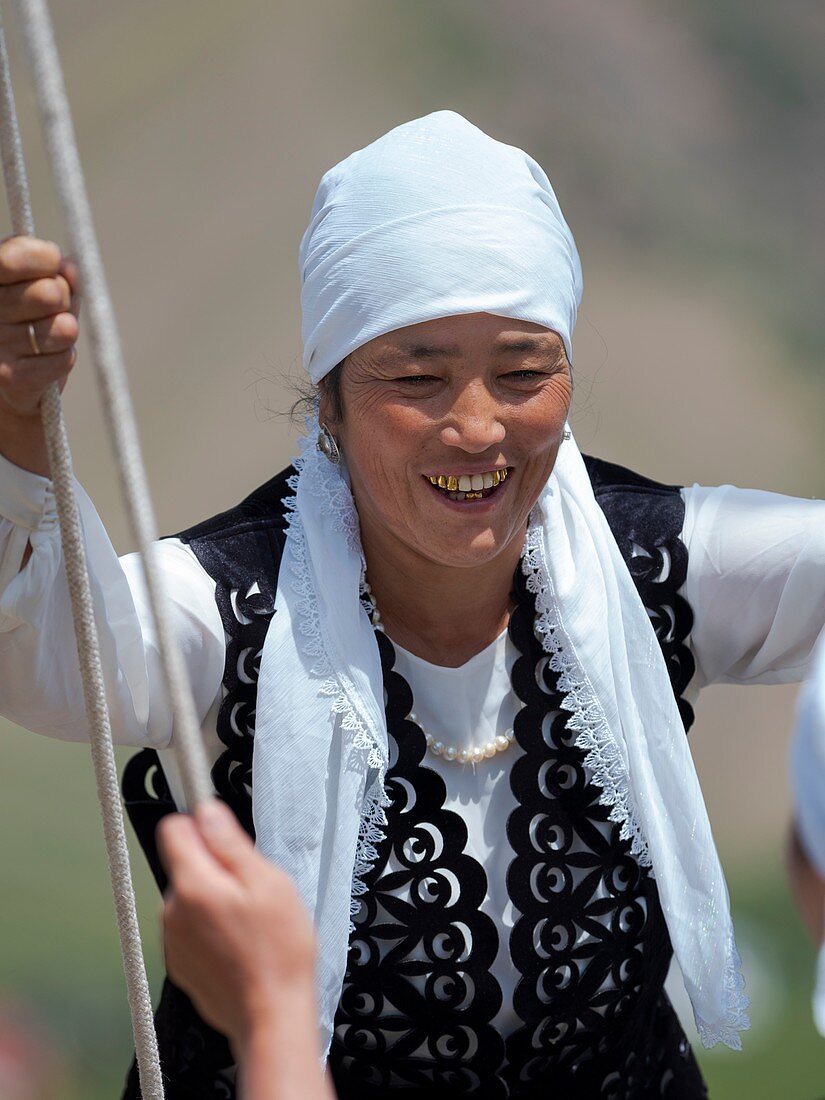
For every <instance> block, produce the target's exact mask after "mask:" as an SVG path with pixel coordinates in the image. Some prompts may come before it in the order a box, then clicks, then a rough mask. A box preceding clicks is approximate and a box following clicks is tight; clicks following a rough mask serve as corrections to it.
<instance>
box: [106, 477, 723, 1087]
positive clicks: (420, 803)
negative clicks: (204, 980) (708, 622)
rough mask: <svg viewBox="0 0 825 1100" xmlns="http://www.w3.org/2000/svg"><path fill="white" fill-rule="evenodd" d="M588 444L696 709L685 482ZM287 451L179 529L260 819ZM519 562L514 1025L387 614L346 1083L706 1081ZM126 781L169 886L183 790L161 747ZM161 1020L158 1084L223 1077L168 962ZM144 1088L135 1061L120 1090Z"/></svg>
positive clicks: (238, 794)
mask: <svg viewBox="0 0 825 1100" xmlns="http://www.w3.org/2000/svg"><path fill="white" fill-rule="evenodd" d="M586 462H587V467H588V472H589V474H590V478H591V482H592V484H593V488H594V492H595V494H596V498H597V500H598V502H599V504H600V506H601V507H602V509H603V511H604V513H605V515H606V517H607V519H608V522H609V524H610V526H611V529H612V531H613V534H614V536H615V538H616V541H617V543H618V546H619V548H620V550H621V552H622V555H623V556H624V558H625V561H626V562H627V565H628V568H629V570H630V573H631V575H632V577H633V579H634V581H635V583H636V586H637V589H638V591H639V593H640V596H641V598H642V601H643V603H644V605H645V607H646V608H647V610H648V613H649V614H650V616H651V620H652V623H653V626H654V628H655V631H656V635H657V638H658V639H659V643H660V645H661V647H662V652H663V654H664V657H665V660H666V663H667V667H668V671H669V673H670V679H671V684H672V686H673V690H674V694H675V697H676V699H677V701H678V704H679V709H680V712H681V715H682V719H683V722H684V724H685V728H686V729H687V728H689V726H690V724H691V722H692V720H693V715H692V711H691V708H690V706H689V705H688V703H687V702H686V701H685V700H684V699H683V698H682V693H683V691H684V689H685V687H686V686H687V684H688V682H689V681H690V678H691V676H692V674H693V660H692V657H691V654H690V651H689V650H688V648H687V646H686V644H685V642H686V638H687V636H688V634H689V632H690V629H691V623H692V616H691V612H690V608H689V607H688V605H687V603H686V602H685V601H684V599H682V597H681V596H680V595H679V588H680V587H681V586H682V584H683V583H684V580H685V577H686V572H687V552H686V549H685V547H684V545H683V543H682V542H681V540H680V538H679V535H680V532H681V529H682V524H683V520H684V505H683V502H682V499H681V496H680V494H679V491H678V489H677V488H675V487H671V486H663V485H659V484H657V483H655V482H652V481H649V480H647V479H645V478H642V477H640V476H639V475H637V474H634V473H631V472H630V471H628V470H625V469H622V468H621V467H618V466H613V465H611V464H608V463H604V462H600V461H598V460H594V459H586ZM291 472H292V471H290V470H287V471H284V472H283V473H282V474H279V475H278V476H277V477H276V478H274V479H273V480H272V481H270V482H268V483H267V484H266V485H264V486H262V487H261V488H260V489H258V490H256V491H255V492H254V493H253V494H252V495H251V496H250V497H248V498H247V500H245V501H244V502H243V503H242V504H241V505H239V506H238V507H237V508H235V509H232V510H231V511H229V512H226V513H223V514H222V515H220V516H217V517H215V518H214V519H211V520H208V521H206V522H205V523H203V524H200V525H199V526H198V527H195V528H192V529H191V530H189V531H187V532H184V533H183V534H182V535H181V536H180V538H181V539H183V541H185V542H187V543H188V544H189V545H190V546H191V548H192V550H193V551H194V553H195V554H196V556H197V557H198V560H199V561H200V562H201V564H202V565H203V567H204V568H205V569H206V571H207V572H208V573H209V574H210V576H211V577H213V578H214V580H215V582H216V598H217V601H218V607H219V610H220V613H221V617H222V620H223V623H224V628H225V630H226V636H227V655H226V666H225V675H224V682H223V683H224V698H223V702H222V705H221V709H220V714H219V718H218V726H217V728H218V735H219V737H220V739H221V741H222V742H223V744H224V746H225V749H224V751H223V752H222V754H221V755H220V757H219V759H218V760H217V762H216V764H215V765H214V768H213V773H212V777H213V781H214V783H215V788H216V790H217V792H218V794H219V795H220V796H221V797H222V798H223V799H225V800H226V801H227V802H228V803H229V805H230V806H232V808H233V810H234V811H235V813H236V814H237V816H238V818H239V819H240V821H241V822H242V824H243V825H244V827H245V828H246V829H247V831H248V832H249V833H250V834H252V832H253V828H252V813H251V772H252V745H253V738H254V729H255V696H256V689H257V676H258V670H259V663H260V655H261V650H262V647H263V642H264V637H265V634H266V630H267V627H268V625H269V622H270V620H271V617H272V612H273V606H274V599H275V590H276V588H277V579H278V566H279V563H280V557H281V553H282V550H283V545H284V541H285V537H286V523H285V520H284V513H283V504H282V501H283V498H284V496H285V495H287V493H288V492H289V490H288V488H287V485H286V479H287V477H288V476H289V474H290V473H291ZM514 584H515V596H516V602H517V607H516V611H515V612H514V613H513V616H512V618H511V624H510V637H511V640H512V642H513V644H514V645H515V646H516V648H517V649H518V651H519V653H520V656H519V658H518V660H517V661H516V664H515V667H514V669H513V673H512V680H513V688H514V690H515V692H516V694H517V695H518V696H519V698H520V699H521V701H522V703H523V704H524V706H523V709H522V710H521V712H520V713H519V715H518V718H517V720H516V725H515V732H516V738H517V741H518V743H519V745H520V747H521V749H522V750H523V753H522V755H520V756H519V758H518V759H517V760H516V761H515V763H514V765H513V767H512V771H511V775H510V783H511V787H512V790H513V793H514V795H515V796H516V802H517V806H516V809H515V810H514V811H513V812H512V813H511V815H510V818H509V820H508V821H507V823H506V829H507V837H508V841H509V843H510V846H511V847H512V849H513V853H514V857H513V860H512V862H511V864H510V868H509V871H508V875H507V888H508V893H509V896H510V898H511V901H512V902H513V906H514V909H515V912H516V915H517V916H516V920H515V924H514V927H513V929H512V931H511V932H510V938H509V949H510V955H511V959H512V962H513V966H514V968H515V970H516V972H517V973H518V981H517V984H516V988H515V992H514V1003H513V1006H514V1008H515V1011H516V1013H517V1014H518V1016H519V1018H520V1019H521V1020H522V1026H521V1027H519V1028H518V1029H517V1030H516V1031H515V1032H514V1033H513V1034H511V1035H509V1036H507V1037H503V1036H501V1035H500V1034H499V1033H498V1031H497V1030H496V1029H495V1027H494V1026H493V1025H492V1023H491V1021H492V1020H493V1018H494V1017H495V1015H496V1013H497V1011H498V1009H499V1007H500V1005H501V991H500V989H499V987H498V984H497V982H496V981H495V979H494V978H493V977H492V975H491V973H490V965H491V963H492V961H493V959H494V958H495V956H496V952H497V950H498V942H499V941H498V937H499V934H500V930H498V929H497V928H496V927H495V924H494V923H493V922H492V921H491V920H490V919H489V918H488V917H486V916H485V915H484V914H482V913H481V912H480V911H479V906H480V904H481V901H482V900H483V898H484V893H485V888H486V878H485V873H484V869H483V868H482V867H481V865H480V864H478V863H477V862H476V861H475V860H474V859H472V858H471V857H470V856H468V855H466V854H465V852H464V845H465V842H466V837H467V833H466V826H465V825H464V822H463V820H462V819H461V818H460V817H459V815H457V814H456V813H453V812H450V811H448V810H445V809H444V807H443V802H444V797H445V793H446V792H445V788H444V783H443V781H442V779H441V778H440V777H439V776H438V775H437V774H436V773H435V772H434V771H432V770H431V769H429V768H427V767H426V766H425V765H424V763H423V758H424V755H425V742H424V735H423V733H422V731H421V729H420V728H419V727H418V726H417V725H415V724H414V723H413V722H411V721H410V720H409V714H410V711H411V708H412V695H411V692H410V689H409V687H408V685H407V684H406V682H405V681H404V679H403V678H402V677H401V676H399V675H398V674H397V673H396V672H395V671H394V669H393V664H394V650H393V647H392V644H391V642H390V641H389V640H388V639H387V638H386V636H384V635H381V634H379V635H377V637H378V641H379V648H380V653H381V660H382V667H383V671H384V684H385V692H386V697H387V703H386V711H387V725H388V731H389V734H390V740H391V745H392V747H393V758H392V762H391V767H390V770H389V772H388V777H387V790H388V793H389V794H390V796H391V798H392V806H391V807H390V809H389V810H388V819H389V823H388V829H387V837H386V840H385V842H384V844H383V845H382V846H381V850H380V851H379V858H378V860H377V861H376V864H375V866H374V867H373V869H372V870H371V872H370V873H369V875H368V877H367V880H366V882H367V886H368V890H367V893H366V894H365V895H364V896H363V898H362V902H361V907H360V911H359V913H358V915H357V917H356V930H355V932H354V933H353V936H352V938H351V947H350V955H349V960H348V970H347V976H346V980H345V984H344V988H343V991H342V997H341V1002H340V1005H339V1009H338V1013H337V1016H336V1021H335V1023H336V1028H335V1037H334V1040H333V1046H332V1049H331V1052H330V1067H331V1070H332V1073H333V1076H334V1079H335V1084H336V1088H337V1090H338V1094H339V1097H340V1100H348V1098H350V1097H352V1098H353V1100H355V1097H358V1098H359V1100H380V1098H383V1097H385V1096H386V1094H387V1093H388V1092H395V1091H398V1092H403V1093H404V1094H405V1095H407V1096H410V1097H415V1096H421V1097H423V1096H427V1097H431V1098H433V1097H439V1096H442V1095H443V1096H444V1097H446V1096H448V1095H449V1096H451V1097H454V1096H455V1097H458V1096H473V1097H478V1098H479V1100H493V1098H498V1097H502V1098H508V1097H512V1098H513V1100H515V1098H528V1097H533V1096H535V1097H538V1096H539V1095H542V1096H547V1095H548V1094H549V1093H550V1092H552V1094H553V1095H554V1096H556V1097H559V1098H570V1100H575V1098H585V1097H586V1098H588V1100H590V1098H596V1097H599V1098H602V1097H605V1098H610V1100H620V1098H622V1100H637V1098H645V1097H653V1096H657V1097H659V1096H662V1097H666V1098H668V1100H698V1098H700V1097H703V1096H705V1095H706V1092H705V1089H704V1085H703V1083H702V1080H701V1075H700V1074H699V1071H698V1068H697V1066H696V1063H695V1061H694V1059H693V1056H692V1053H691V1051H690V1049H689V1046H688V1044H687V1041H686V1040H685V1037H684V1035H683V1033H682V1030H681V1028H680V1026H679V1023H678V1020H677V1018H676V1016H675V1014H674V1012H673V1009H672V1008H671V1006H670V1003H669V1001H668V999H667V997H666V995H665V993H664V990H663V983H664V978H665V975H666V972H667V968H668V964H669V960H670V956H671V947H670V940H669V937H668V934H667V928H666V925H665V922H664V918H663V916H662V913H661V909H660V906H659V901H658V894H657V891H656V885H655V881H654V880H653V878H652V876H651V875H650V873H649V872H648V871H647V870H646V869H643V868H640V867H639V865H638V864H637V863H636V861H635V860H634V859H633V858H632V857H631V856H630V855H629V850H628V845H627V842H625V841H622V840H620V839H619V835H618V827H617V826H616V825H615V824H614V823H612V822H610V821H609V817H608V811H607V809H606V808H605V807H604V806H601V805H600V804H599V793H600V792H599V790H598V788H596V787H595V786H594V785H593V784H592V783H591V782H590V778H589V775H588V773H587V770H586V768H585V767H584V764H583V753H582V750H580V749H579V748H577V747H576V746H575V743H574V742H575V735H574V734H572V733H571V732H570V731H568V729H567V725H566V719H567V717H568V715H567V714H566V712H565V711H564V710H563V708H562V705H561V702H562V700H561V697H560V695H559V693H558V690H557V684H556V677H555V674H554V673H552V672H551V671H550V670H549V667H548V661H547V657H546V654H545V653H544V652H543V650H542V648H541V645H540V644H539V642H538V641H537V639H536V637H535V633H534V631H533V618H534V611H535V609H534V606H533V602H532V596H531V595H530V594H529V593H528V591H527V589H526V585H525V583H524V580H523V577H522V575H521V573H520V572H519V573H518V574H517V576H516V578H515V581H514ZM123 791H124V798H125V800H126V804H127V808H128V811H129V815H130V818H131V820H132V823H133V826H134V828H135V830H136V832H137V834H138V837H139V839H140V842H141V845H142V847H143V849H144V851H145V853H146V856H147V859H148V860H149V863H150V865H151V867H152V870H153V872H154V874H155V877H156V879H157V880H158V883H159V885H160V886H161V888H163V886H164V876H163V872H162V869H161V868H160V866H159V862H158V859H157V852H156V848H155V844H154V829H155V826H156V824H157V821H158V820H159V819H160V818H161V817H162V816H163V815H164V814H166V813H169V812H171V811H173V810H174V804H173V802H172V800H171V797H170V795H169V791H168V788H167V786H166V783H165V780H164V777H163V774H162V771H161V769H160V766H159V763H158V759H157V755H156V753H154V752H153V751H152V750H144V751H143V752H141V753H139V754H137V755H136V756H135V757H133V759H132V760H131V761H130V762H129V764H128V765H127V768H126V770H125V772H124V778H123ZM390 854H392V856H393V859H392V868H391V869H389V870H388V859H389V857H390ZM399 868H400V869H399ZM448 882H450V883H459V884H460V888H459V889H458V890H457V891H456V890H451V889H450V888H449V887H448V885H447V883H448ZM422 955H423V961H422ZM156 1027H157V1031H158V1039H159V1044H160V1051H161V1062H162V1066H163V1070H164V1078H165V1083H166V1093H167V1100H190V1098H191V1100H195V1098H196V1097H197V1098H198V1100H207V1098H212V1097H215V1098H217V1097H221V1098H226V1100H232V1098H234V1097H235V1084H234V1067H233V1064H232V1061H233V1060H232V1057H231V1054H230V1052H229V1048H228V1044H227V1043H226V1040H225V1039H224V1038H223V1037H222V1036H220V1035H219V1034H218V1033H217V1032H215V1031H213V1030H212V1029H211V1028H209V1027H208V1026H207V1025H206V1024H204V1023H203V1021H202V1020H201V1019H200V1018H199V1017H198V1015H197V1014H196V1012H195V1010H194V1008H193V1007H192V1005H191V1003H190V1002H189V1000H188V999H187V998H186V997H185V996H184V995H183V993H182V992H181V991H180V990H178V989H177V988H176V987H175V986H173V985H172V984H171V983H170V982H168V981H167V982H165V983H164V988H163V992H162V995H161V1000H160V1004H159V1007H158V1010H157V1013H156ZM139 1095H140V1093H139V1090H138V1085H137V1073H136V1070H135V1067H134V1065H133V1066H132V1070H131V1072H130V1075H129V1080H128V1083H127V1088H126V1092H125V1094H124V1100H131V1098H134V1100H137V1098H138V1097H139Z"/></svg>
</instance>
